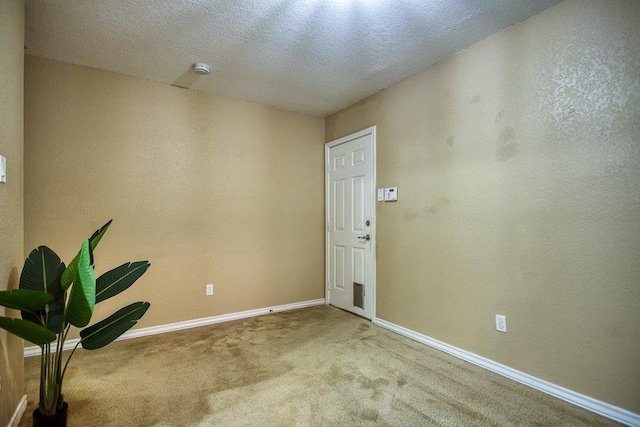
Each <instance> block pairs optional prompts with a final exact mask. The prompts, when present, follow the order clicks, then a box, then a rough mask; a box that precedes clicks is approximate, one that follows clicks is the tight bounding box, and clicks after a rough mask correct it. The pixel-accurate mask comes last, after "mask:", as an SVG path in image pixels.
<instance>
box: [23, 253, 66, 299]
mask: <svg viewBox="0 0 640 427" xmlns="http://www.w3.org/2000/svg"><path fill="white" fill-rule="evenodd" d="M64 269H65V268H64V263H63V262H62V261H60V257H59V256H58V255H57V254H56V253H55V252H54V251H52V250H51V249H49V248H48V247H46V246H39V247H38V248H36V249H34V250H32V251H31V253H30V254H29V256H28V257H27V259H26V260H25V262H24V267H22V273H21V274H20V285H19V288H20V289H27V290H30V291H41V292H47V293H50V294H51V295H53V296H54V298H55V297H58V296H60V295H61V294H62V293H63V291H62V289H61V287H60V277H61V276H62V273H63V272H64Z"/></svg>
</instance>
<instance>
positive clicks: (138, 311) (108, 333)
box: [80, 302, 151, 350]
mask: <svg viewBox="0 0 640 427" xmlns="http://www.w3.org/2000/svg"><path fill="white" fill-rule="evenodd" d="M150 305H151V304H149V303H148V302H134V303H133V304H130V305H128V306H126V307H124V308H121V309H120V310H118V311H116V312H115V313H113V314H112V315H111V316H109V317H107V318H106V319H104V320H102V321H100V322H98V323H96V324H95V325H92V326H89V327H88V328H86V329H83V330H82V331H80V338H81V339H80V343H81V344H82V348H84V349H86V350H97V349H99V348H102V347H104V346H105V345H107V344H109V343H111V342H113V341H114V340H115V339H116V338H118V337H119V336H120V335H122V334H124V333H125V332H126V331H128V330H129V329H131V328H132V327H133V326H134V325H135V324H136V323H138V320H140V318H142V316H144V314H145V313H146V312H147V309H148V308H149V306H150Z"/></svg>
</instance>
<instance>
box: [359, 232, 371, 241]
mask: <svg viewBox="0 0 640 427" xmlns="http://www.w3.org/2000/svg"><path fill="white" fill-rule="evenodd" d="M358 239H364V240H366V241H367V242H368V241H369V240H371V236H369V235H368V234H367V235H366V236H358Z"/></svg>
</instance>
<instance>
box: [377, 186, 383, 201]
mask: <svg viewBox="0 0 640 427" xmlns="http://www.w3.org/2000/svg"><path fill="white" fill-rule="evenodd" d="M378 201H379V202H384V188H378Z"/></svg>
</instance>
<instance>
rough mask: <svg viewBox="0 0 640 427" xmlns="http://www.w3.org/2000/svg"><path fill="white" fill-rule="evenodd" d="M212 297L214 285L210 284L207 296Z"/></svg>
mask: <svg viewBox="0 0 640 427" xmlns="http://www.w3.org/2000/svg"><path fill="white" fill-rule="evenodd" d="M211 295H213V285H212V284H211V283H209V284H208V285H207V296H211Z"/></svg>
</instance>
